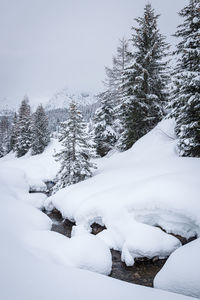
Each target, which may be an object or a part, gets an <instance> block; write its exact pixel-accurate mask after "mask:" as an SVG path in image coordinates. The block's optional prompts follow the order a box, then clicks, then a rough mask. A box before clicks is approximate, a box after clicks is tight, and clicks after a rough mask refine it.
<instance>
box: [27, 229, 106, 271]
mask: <svg viewBox="0 0 200 300" xmlns="http://www.w3.org/2000/svg"><path fill="white" fill-rule="evenodd" d="M26 242H28V244H29V245H30V249H31V251H32V252H34V253H35V254H36V255H37V256H39V257H42V258H43V259H45V260H49V261H52V260H53V261H55V262H57V263H59V264H62V265H65V266H73V267H77V268H80V269H86V270H89V271H93V272H97V273H100V274H105V275H109V274H110V272H111V267H112V258H111V253H110V250H109V248H108V247H107V246H106V244H105V243H104V242H103V241H102V240H101V239H99V238H98V237H96V236H92V235H90V234H84V235H81V236H75V237H72V238H67V237H65V236H63V235H61V234H59V233H56V232H53V231H39V232H32V233H31V234H29V235H28V236H27V237H26Z"/></svg>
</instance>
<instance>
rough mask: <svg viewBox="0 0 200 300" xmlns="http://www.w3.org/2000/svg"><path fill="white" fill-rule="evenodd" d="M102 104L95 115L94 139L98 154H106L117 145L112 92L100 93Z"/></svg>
mask: <svg viewBox="0 0 200 300" xmlns="http://www.w3.org/2000/svg"><path fill="white" fill-rule="evenodd" d="M99 98H100V101H101V104H100V107H99V108H98V109H97V111H96V113H95V116H94V141H95V144H96V152H97V155H100V156H105V155H106V154H107V153H108V152H109V151H110V150H111V149H112V148H113V147H114V145H115V143H116V140H117V137H116V132H115V130H114V126H113V123H114V109H113V106H112V104H113V102H112V94H111V93H110V92H109V91H106V92H104V93H102V94H100V95H99Z"/></svg>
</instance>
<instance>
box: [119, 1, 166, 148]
mask: <svg viewBox="0 0 200 300" xmlns="http://www.w3.org/2000/svg"><path fill="white" fill-rule="evenodd" d="M158 18H159V15H156V14H155V11H154V9H153V8H152V7H151V5H150V4H147V5H146V6H145V8H144V15H143V17H139V18H136V19H135V20H136V22H137V25H138V27H132V30H133V34H132V44H133V48H134V52H133V53H132V55H131V56H132V59H131V62H130V65H129V66H128V67H127V68H126V69H125V71H124V76H123V83H122V89H123V103H122V106H121V110H122V114H121V118H122V124H123V130H124V132H123V134H122V136H121V139H120V148H121V149H122V150H127V149H129V148H130V147H131V146H132V145H133V144H134V143H135V142H136V141H137V140H138V139H139V138H140V137H142V136H143V135H144V134H146V133H147V132H148V131H149V130H151V129H152V128H153V127H154V126H155V125H156V124H157V123H158V122H159V121H160V120H161V118H162V117H163V113H164V106H165V105H166V103H167V93H166V85H167V82H168V76H167V72H166V68H167V61H166V56H167V55H168V49H169V46H168V44H167V43H166V42H165V37H164V36H163V35H161V34H160V32H159V29H158V25H157V21H158Z"/></svg>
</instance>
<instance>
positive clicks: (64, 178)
mask: <svg viewBox="0 0 200 300" xmlns="http://www.w3.org/2000/svg"><path fill="white" fill-rule="evenodd" d="M59 140H60V141H61V145H62V149H61V151H60V152H58V153H57V154H56V155H55V156H56V159H57V160H58V161H60V163H61V168H60V170H59V172H58V174H57V176H56V179H55V182H56V184H55V186H54V189H53V192H54V193H55V192H57V191H58V190H59V189H62V188H64V187H66V186H68V185H71V184H75V183H77V182H79V181H82V180H85V179H87V178H89V177H91V176H92V169H94V168H96V166H95V164H93V163H92V162H91V161H90V158H91V153H92V149H91V146H90V143H89V141H88V136H87V134H86V125H85V123H84V122H83V118H82V115H81V113H80V112H79V111H78V109H77V107H76V104H75V103H74V102H72V103H71V104H70V107H69V116H68V120H67V121H66V122H63V123H61V131H60V139H59Z"/></svg>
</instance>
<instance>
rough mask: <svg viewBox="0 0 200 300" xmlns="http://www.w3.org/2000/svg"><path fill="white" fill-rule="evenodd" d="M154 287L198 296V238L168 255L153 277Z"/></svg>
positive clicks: (199, 286) (199, 244) (199, 288)
mask: <svg viewBox="0 0 200 300" xmlns="http://www.w3.org/2000/svg"><path fill="white" fill-rule="evenodd" d="M154 287H155V288H159V289H163V290H168V291H171V292H175V293H180V294H184V295H187V296H192V297H196V298H200V238H198V239H197V240H195V241H193V242H191V243H189V244H187V245H185V246H183V247H181V248H179V249H178V250H176V251H175V252H174V253H173V254H172V255H171V256H170V257H169V259H168V260H167V262H166V264H165V265H164V267H163V268H162V270H161V271H160V272H159V273H158V274H157V276H156V277H155V279H154Z"/></svg>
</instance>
